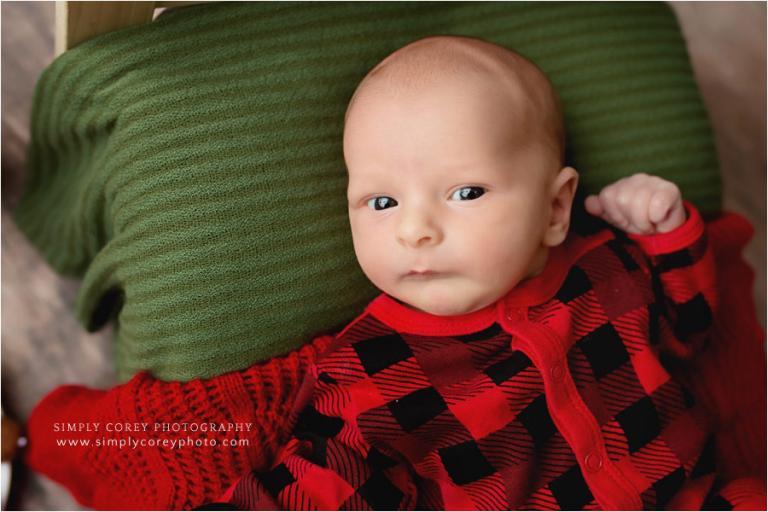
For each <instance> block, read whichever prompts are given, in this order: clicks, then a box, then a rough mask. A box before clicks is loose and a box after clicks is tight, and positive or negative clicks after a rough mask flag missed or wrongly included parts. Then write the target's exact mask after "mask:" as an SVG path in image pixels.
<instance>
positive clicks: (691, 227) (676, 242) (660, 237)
mask: <svg viewBox="0 0 768 512" xmlns="http://www.w3.org/2000/svg"><path fill="white" fill-rule="evenodd" d="M683 205H684V206H685V213H686V215H687V216H688V219H687V220H686V221H685V222H683V223H682V224H681V225H680V226H678V227H677V228H675V229H673V230H672V231H668V232H667V233H657V234H655V235H638V234H634V233H628V236H629V238H631V239H632V240H634V241H635V242H637V244H638V245H639V246H640V248H641V249H642V250H643V251H645V253H646V254H648V255H649V256H657V255H659V254H668V253H671V252H675V251H679V250H680V249H684V248H685V247H689V246H690V245H692V244H693V243H694V242H695V241H696V240H698V239H699V238H700V237H701V236H702V235H703V234H704V221H703V220H702V219H701V215H699V211H698V210H697V209H696V207H695V206H693V205H692V204H691V203H689V202H688V201H683Z"/></svg>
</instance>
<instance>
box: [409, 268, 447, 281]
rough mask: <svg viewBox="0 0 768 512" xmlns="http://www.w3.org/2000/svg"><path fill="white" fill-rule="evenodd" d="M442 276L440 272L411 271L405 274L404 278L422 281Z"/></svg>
mask: <svg viewBox="0 0 768 512" xmlns="http://www.w3.org/2000/svg"><path fill="white" fill-rule="evenodd" d="M440 275H442V274H441V273H440V272H435V271H434V270H411V271H410V272H408V273H407V274H405V276H404V277H405V278H407V279H414V280H422V279H432V278H435V277H439V276H440Z"/></svg>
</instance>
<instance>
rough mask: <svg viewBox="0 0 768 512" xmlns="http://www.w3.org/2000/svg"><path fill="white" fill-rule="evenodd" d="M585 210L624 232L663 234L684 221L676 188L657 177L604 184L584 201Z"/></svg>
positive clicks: (635, 176)
mask: <svg viewBox="0 0 768 512" xmlns="http://www.w3.org/2000/svg"><path fill="white" fill-rule="evenodd" d="M584 206H585V207H586V209H587V211H588V212H589V213H591V214H592V215H595V216H596V217H601V218H603V219H604V220H605V221H606V222H608V223H610V224H613V225H614V226H616V227H617V228H619V229H622V230H624V231H627V232H628V233H637V234H641V235H652V234H655V233H666V232H667V231H672V230H673V229H675V228H676V227H678V226H680V225H681V224H683V223H684V222H685V207H684V206H683V199H682V197H681V195H680V189H678V188H677V185H675V184H674V183H671V182H669V181H666V180H663V179H661V178H659V177H657V176H649V175H647V174H644V173H639V174H634V175H632V176H630V177H628V178H623V179H620V180H619V181H617V182H616V183H613V184H611V185H608V186H607V187H605V188H604V189H603V190H601V191H600V194H599V195H597V196H594V195H592V196H589V197H587V199H586V201H585V202H584Z"/></svg>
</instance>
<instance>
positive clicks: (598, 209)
mask: <svg viewBox="0 0 768 512" xmlns="http://www.w3.org/2000/svg"><path fill="white" fill-rule="evenodd" d="M584 208H585V209H586V210H587V213H589V214H591V215H594V216H595V217H600V216H602V215H603V205H602V204H601V203H600V199H599V198H598V197H597V196H595V195H592V196H587V198H586V199H585V200H584Z"/></svg>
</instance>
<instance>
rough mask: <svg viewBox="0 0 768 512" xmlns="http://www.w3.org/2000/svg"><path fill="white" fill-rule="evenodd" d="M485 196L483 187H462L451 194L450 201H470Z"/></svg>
mask: <svg viewBox="0 0 768 512" xmlns="http://www.w3.org/2000/svg"><path fill="white" fill-rule="evenodd" d="M483 194H485V189H484V188H483V187H462V188H460V189H458V190H457V191H456V192H454V193H453V194H451V200H452V201H471V200H473V199H477V198H478V197H480V196H481V195H483Z"/></svg>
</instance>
